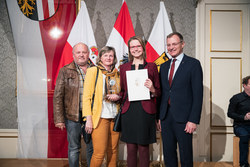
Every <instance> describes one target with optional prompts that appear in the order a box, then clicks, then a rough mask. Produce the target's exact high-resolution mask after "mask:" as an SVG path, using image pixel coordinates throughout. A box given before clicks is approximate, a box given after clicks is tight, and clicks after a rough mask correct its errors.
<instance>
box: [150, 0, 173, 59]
mask: <svg viewBox="0 0 250 167" xmlns="http://www.w3.org/2000/svg"><path fill="white" fill-rule="evenodd" d="M171 32H173V31H172V27H171V24H170V22H169V18H168V14H167V11H166V8H165V5H164V2H160V11H159V14H158V16H157V18H156V21H155V25H154V27H153V29H152V31H151V34H150V36H149V39H148V42H149V43H150V44H151V46H152V47H153V48H154V49H155V51H156V52H157V53H158V54H159V55H161V54H162V53H163V52H164V51H166V47H167V46H166V45H167V42H166V37H167V35H168V34H170V33H171Z"/></svg>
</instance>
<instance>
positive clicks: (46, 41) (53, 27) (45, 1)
mask: <svg viewBox="0 0 250 167" xmlns="http://www.w3.org/2000/svg"><path fill="white" fill-rule="evenodd" d="M6 3H7V7H8V13H9V17H10V22H11V27H12V32H13V37H14V43H15V48H16V55H17V112H18V146H17V147H18V152H17V157H18V158H63V157H67V143H66V144H62V142H61V140H60V139H63V140H64V141H65V140H67V137H66V132H65V131H61V130H60V129H58V128H55V125H54V123H53V90H54V84H53V78H54V76H55V72H56V70H57V66H58V62H59V58H60V57H61V54H62V51H63V47H64V45H65V43H66V41H67V38H68V35H69V33H70V30H71V27H72V25H73V23H74V20H75V17H76V14H75V13H76V9H75V0H60V1H58V0H39V1H38V0H37V1H34V0H27V1H21V0H8V1H6ZM64 143H65V142H64Z"/></svg>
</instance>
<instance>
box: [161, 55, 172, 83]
mask: <svg viewBox="0 0 250 167" xmlns="http://www.w3.org/2000/svg"><path fill="white" fill-rule="evenodd" d="M170 63H171V59H170V60H168V61H167V62H166V70H163V73H162V74H161V75H162V77H163V80H162V81H163V82H162V83H164V84H165V83H166V84H167V87H169V81H168V71H169V70H170Z"/></svg>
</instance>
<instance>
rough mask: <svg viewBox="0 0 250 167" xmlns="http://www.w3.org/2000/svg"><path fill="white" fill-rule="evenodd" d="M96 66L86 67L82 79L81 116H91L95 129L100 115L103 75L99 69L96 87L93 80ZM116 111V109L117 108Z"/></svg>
mask: <svg viewBox="0 0 250 167" xmlns="http://www.w3.org/2000/svg"><path fill="white" fill-rule="evenodd" d="M97 69H98V68H97V67H91V68H88V69H87V73H86V76H85V79H84V89H83V96H82V116H83V117H84V116H90V115H91V116H92V122H93V128H94V129H95V128H96V127H97V125H98V122H99V120H100V117H101V112H102V100H103V84H104V83H103V76H102V71H101V70H100V71H99V74H98V78H97V83H96V88H95V80H96V74H97ZM94 88H95V98H94V104H93V109H92V111H91V103H92V96H93V93H94ZM117 109H118V105H117ZM117 111H118V110H117Z"/></svg>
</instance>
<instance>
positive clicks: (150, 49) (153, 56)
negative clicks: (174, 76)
mask: <svg viewBox="0 0 250 167" xmlns="http://www.w3.org/2000/svg"><path fill="white" fill-rule="evenodd" d="M146 52H147V55H150V56H147V62H154V61H155V60H156V59H157V58H159V56H161V55H159V54H158V53H157V52H156V51H155V49H154V48H153V47H152V45H151V44H150V43H149V42H148V43H147V45H146Z"/></svg>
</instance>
